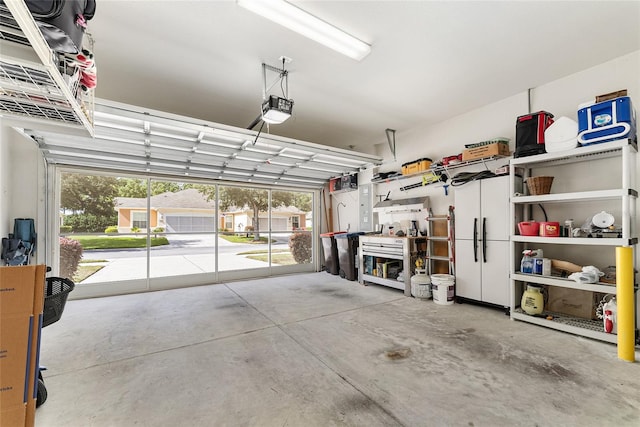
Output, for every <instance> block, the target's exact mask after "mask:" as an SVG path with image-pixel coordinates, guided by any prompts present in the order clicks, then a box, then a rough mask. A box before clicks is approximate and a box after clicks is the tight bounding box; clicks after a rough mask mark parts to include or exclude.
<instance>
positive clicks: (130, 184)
mask: <svg viewBox="0 0 640 427" xmlns="http://www.w3.org/2000/svg"><path fill="white" fill-rule="evenodd" d="M118 197H132V198H137V199H142V198H145V197H147V180H146V179H135V178H118Z"/></svg>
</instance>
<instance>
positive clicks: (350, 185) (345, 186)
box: [340, 173, 358, 190]
mask: <svg viewBox="0 0 640 427" xmlns="http://www.w3.org/2000/svg"><path fill="white" fill-rule="evenodd" d="M340 188H341V189H342V190H355V189H356V188H358V174H355V173H354V174H353V175H344V176H343V177H342V182H341V187H340Z"/></svg>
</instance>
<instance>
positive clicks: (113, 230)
mask: <svg viewBox="0 0 640 427" xmlns="http://www.w3.org/2000/svg"><path fill="white" fill-rule="evenodd" d="M104 232H105V233H107V234H109V233H117V232H118V226H117V225H110V226H108V227H107V228H105V229H104Z"/></svg>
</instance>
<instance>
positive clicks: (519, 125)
mask: <svg viewBox="0 0 640 427" xmlns="http://www.w3.org/2000/svg"><path fill="white" fill-rule="evenodd" d="M552 123H553V114H551V113H548V112H546V111H538V112H536V113H530V114H525V115H524V116H519V117H518V119H517V120H516V151H515V152H514V153H513V157H526V156H532V155H534V154H542V153H546V152H547V150H546V148H545V145H544V131H545V130H546V129H547V128H548V127H549V126H551V124H552Z"/></svg>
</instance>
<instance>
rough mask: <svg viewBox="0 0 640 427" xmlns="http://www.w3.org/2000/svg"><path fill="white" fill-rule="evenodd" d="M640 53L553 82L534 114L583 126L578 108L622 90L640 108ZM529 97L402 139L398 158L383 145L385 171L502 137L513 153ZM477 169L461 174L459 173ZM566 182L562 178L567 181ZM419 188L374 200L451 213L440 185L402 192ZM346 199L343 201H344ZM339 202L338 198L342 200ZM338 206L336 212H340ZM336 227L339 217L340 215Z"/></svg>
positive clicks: (346, 217) (534, 94)
mask: <svg viewBox="0 0 640 427" xmlns="http://www.w3.org/2000/svg"><path fill="white" fill-rule="evenodd" d="M639 76H640V51H636V52H634V53H632V54H629V55H625V56H623V57H620V58H617V59H614V60H612V61H609V62H606V63H603V64H601V65H598V66H596V67H593V68H590V69H587V70H584V71H581V72H579V73H576V74H572V75H570V76H567V77H565V78H562V79H559V80H556V81H553V82H550V83H548V84H545V85H543V86H540V87H537V88H534V89H533V90H532V91H531V110H532V111H539V110H546V111H549V112H551V113H553V114H554V115H555V116H556V117H560V116H563V115H564V116H567V117H570V118H572V119H574V120H577V110H578V108H577V107H578V105H579V104H580V103H583V102H585V101H589V100H593V99H594V98H595V96H596V95H598V94H602V93H607V92H612V91H615V90H618V89H627V90H628V92H629V96H631V99H632V101H635V103H636V104H635V107H636V109H637V108H638V105H640V77H639ZM527 109H528V103H527V93H526V92H524V93H521V94H518V95H515V96H512V97H510V98H506V99H503V100H501V101H498V102H496V103H493V104H489V105H486V106H484V107H482V108H479V109H477V110H473V111H470V112H468V113H465V114H462V115H460V116H458V117H455V118H453V119H450V120H447V121H445V122H442V123H439V124H436V125H425V126H423V127H420V128H415V129H411V130H407V131H402V132H401V131H398V132H397V133H396V157H397V161H395V162H394V161H393V157H392V156H391V153H390V151H389V148H388V146H387V144H386V143H384V144H379V145H378V146H377V147H376V148H377V150H376V154H378V155H380V156H382V157H384V159H385V163H384V164H383V166H381V167H380V171H392V170H400V167H401V165H402V164H403V163H406V162H409V161H412V160H415V159H417V158H420V157H430V158H432V159H433V160H438V159H440V158H442V157H443V156H446V155H455V154H458V153H460V152H461V151H462V149H463V148H464V145H465V144H469V143H473V142H478V141H483V140H487V139H491V138H495V137H499V136H504V137H507V138H510V139H511V144H510V145H511V150H513V149H514V148H515V123H516V117H517V116H519V115H522V114H526V113H527V112H528V111H527ZM505 163H507V162H506V161H504V160H503V161H496V162H493V164H492V165H491V167H496V166H500V165H501V164H505ZM474 169H477V167H476V168H465V169H456V170H454V173H458V172H460V171H463V170H474ZM585 178H586V179H588V180H592V181H599V180H602V179H607V174H604V173H602V174H600V173H589V174H585ZM370 179H371V172H370V171H367V172H365V173H361V174H360V176H359V182H366V181H368V180H370ZM561 179H562V176H558V180H561ZM414 181H416V182H418V181H419V179H415V180H414V179H407V180H402V181H393V182H391V183H388V184H379V185H377V188H376V189H375V190H374V191H373V194H386V193H387V191H391V196H390V197H391V198H392V199H400V198H406V197H417V196H422V195H427V196H429V197H430V199H431V205H432V207H433V210H434V213H436V214H438V213H445V212H446V210H447V207H448V206H449V205H450V204H453V192H454V191H455V190H453V189H451V188H450V190H453V191H449V196H445V195H444V190H443V189H442V187H440V186H439V185H432V186H429V187H424V188H419V189H414V190H410V191H406V192H401V191H399V190H398V189H399V188H400V187H402V186H405V185H408V184H411V183H413V182H414ZM338 196H340V195H338ZM336 199H337V197H336ZM335 205H336V203H335V201H334V209H335ZM357 218H358V217H357V212H348V213H343V212H341V217H340V219H341V221H342V222H351V223H352V224H353V223H355V224H357V221H356V220H357ZM334 221H335V214H334Z"/></svg>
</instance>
